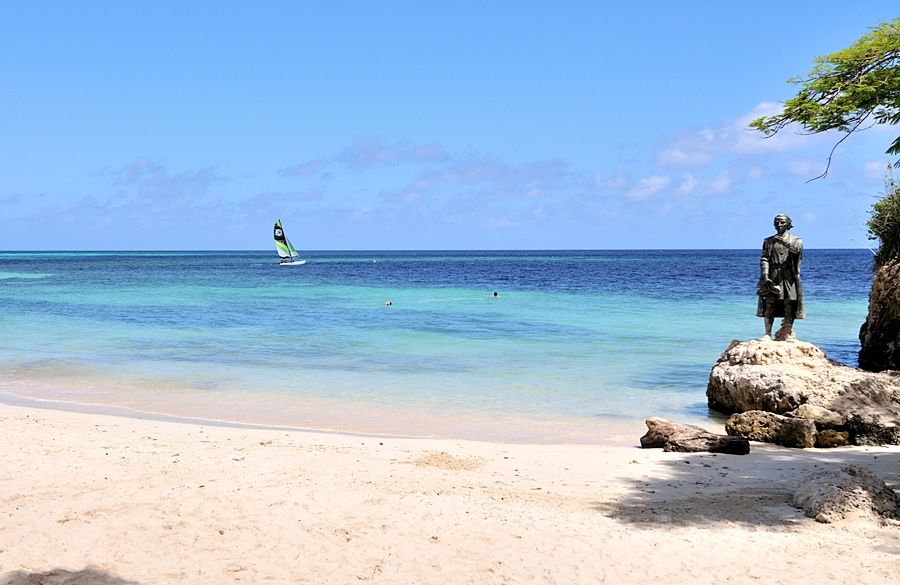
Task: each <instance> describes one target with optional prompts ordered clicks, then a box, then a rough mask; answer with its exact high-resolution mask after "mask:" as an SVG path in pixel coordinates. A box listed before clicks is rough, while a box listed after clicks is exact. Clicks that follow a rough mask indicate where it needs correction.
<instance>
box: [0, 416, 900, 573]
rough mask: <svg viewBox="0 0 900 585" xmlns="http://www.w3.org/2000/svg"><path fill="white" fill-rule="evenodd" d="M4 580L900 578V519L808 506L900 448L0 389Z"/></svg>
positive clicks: (894, 476)
mask: <svg viewBox="0 0 900 585" xmlns="http://www.w3.org/2000/svg"><path fill="white" fill-rule="evenodd" d="M0 422H2V424H0V433H2V438H0V445H2V460H3V466H2V469H3V472H2V474H0V502H2V506H3V507H2V511H3V522H2V523H0V583H2V584H3V585H6V584H25V583H29V584H31V583H54V584H56V583H67V584H68V583H73V584H74V583H79V584H87V583H90V584H100V585H116V584H131V583H160V584H163V583H166V584H175V583H198V584H199V583H203V584H215V583H359V582H374V583H434V584H442V585H447V584H456V583H479V584H480V583H565V584H575V583H648V582H653V581H657V580H659V581H665V582H672V583H757V582H761V583H806V582H809V581H810V579H811V578H813V577H814V578H815V579H816V580H820V579H825V580H827V581H832V582H853V583H872V584H876V583H877V584H879V585H880V584H883V583H887V582H892V581H893V580H896V579H897V577H898V574H900V529H898V527H897V526H896V524H894V525H883V524H880V523H878V522H875V521H872V520H865V519H855V520H847V521H844V522H841V523H837V524H819V523H816V522H815V521H814V520H812V519H810V518H807V517H805V516H804V515H803V513H802V511H800V510H797V509H795V508H793V507H792V506H791V505H790V503H789V498H790V493H791V491H792V489H793V488H794V486H795V485H796V483H797V482H798V481H799V480H800V479H801V478H803V477H804V476H806V475H807V474H809V473H811V472H813V471H816V470H820V469H823V468H825V467H828V466H832V465H839V464H843V463H856V464H864V465H867V466H869V467H871V468H872V469H873V470H874V471H875V472H876V473H877V474H878V475H879V476H880V477H881V478H882V479H884V480H885V481H886V482H887V483H888V485H890V486H892V487H894V488H895V489H896V488H897V487H898V486H900V448H898V447H869V448H864V447H854V448H841V449H833V450H788V449H783V448H778V447H773V446H769V445H762V444H755V443H754V444H753V446H752V451H751V454H750V455H748V456H743V457H741V456H727V455H713V454H709V453H702V454H676V453H664V452H662V451H660V450H642V449H640V448H638V447H637V444H638V443H637V440H638V438H639V437H640V435H641V434H642V433H643V430H644V429H643V428H635V436H634V445H612V446H603V445H521V444H501V443H486V442H473V441H454V440H433V439H409V438H387V437H371V436H355V435H347V434H330V433H312V432H295V431H285V430H264V429H246V428H229V427H222V426H212V425H198V424H188V423H183V422H169V421H156V420H142V419H138V418H124V417H118V416H110V415H103V414H91V413H80V412H68V411H60V410H50V409H36V408H32V407H24V406H18V405H9V404H0Z"/></svg>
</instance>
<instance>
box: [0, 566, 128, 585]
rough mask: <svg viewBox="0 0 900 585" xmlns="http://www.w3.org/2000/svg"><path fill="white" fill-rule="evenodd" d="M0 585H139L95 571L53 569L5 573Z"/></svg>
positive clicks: (0, 577) (1, 576) (1, 577)
mask: <svg viewBox="0 0 900 585" xmlns="http://www.w3.org/2000/svg"><path fill="white" fill-rule="evenodd" d="M0 585H140V583H138V582H137V581H129V580H127V579H122V578H120V577H116V576H115V575H110V574H109V573H104V572H103V571H98V570H96V569H82V570H80V571H66V570H65V569H53V570H52V571H47V572H45V573H28V572H26V571H13V572H12V573H6V574H5V575H0Z"/></svg>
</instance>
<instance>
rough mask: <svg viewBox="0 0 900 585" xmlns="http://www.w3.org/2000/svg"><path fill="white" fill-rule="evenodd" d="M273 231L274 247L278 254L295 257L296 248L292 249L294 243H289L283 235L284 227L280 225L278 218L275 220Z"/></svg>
mask: <svg viewBox="0 0 900 585" xmlns="http://www.w3.org/2000/svg"><path fill="white" fill-rule="evenodd" d="M274 232H275V249H276V250H277V251H278V255H279V256H280V257H282V258H285V259H289V258H296V257H297V256H298V254H297V250H296V249H294V245H293V244H291V241H290V240H289V239H287V236H285V235H284V228H282V227H281V220H280V219H279V220H277V221H276V222H275V230H274Z"/></svg>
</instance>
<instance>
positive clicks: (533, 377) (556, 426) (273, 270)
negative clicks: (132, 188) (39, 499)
mask: <svg viewBox="0 0 900 585" xmlns="http://www.w3.org/2000/svg"><path fill="white" fill-rule="evenodd" d="M302 256H303V258H305V259H306V260H307V264H305V265H303V266H279V265H278V263H277V258H276V257H275V254H274V252H268V251H266V252H0V395H2V396H0V398H3V399H5V400H7V401H14V400H19V399H23V398H24V399H29V400H31V399H33V400H39V401H42V403H43V404H46V405H59V404H64V405H68V407H72V408H84V407H85V405H93V407H102V408H107V409H113V410H116V409H124V410H122V411H123V412H128V413H132V414H134V415H140V413H153V414H156V415H170V416H178V417H187V418H193V419H202V420H207V421H227V422H231V423H242V424H258V425H266V426H278V427H281V426H284V427H292V428H313V429H320V430H332V431H343V432H362V433H375V434H384V435H412V436H440V437H453V438H461V439H488V440H499V441H523V442H524V441H528V442H531V441H534V442H567V441H571V442H603V441H604V440H605V438H607V437H609V436H610V434H614V433H615V432H618V429H621V428H623V425H625V426H628V425H634V424H639V423H640V421H642V420H643V419H644V418H646V417H648V416H662V417H666V418H671V419H675V420H680V421H683V422H691V423H704V422H707V423H708V422H710V421H715V420H718V419H717V417H716V414H715V413H710V412H709V411H708V409H707V407H706V396H705V391H706V383H707V379H708V376H709V372H710V369H711V368H712V366H713V365H714V363H715V361H716V359H717V358H718V357H719V355H720V354H721V353H722V352H723V351H724V350H725V348H726V347H727V346H728V344H729V343H730V342H731V340H733V339H750V338H757V337H760V336H761V335H762V333H763V323H762V319H760V318H758V317H756V316H755V310H756V294H755V286H756V280H757V276H758V272H759V252H758V251H757V250H640V251H621V250H615V251H483V252H471V251H465V252H463V251H453V252H434V251H423V252H406V251H390V252H387V251H359V252H324V251H320V252H307V253H304V254H302ZM871 261H872V256H871V254H870V252H868V251H867V250H815V249H813V250H806V251H805V252H804V260H803V278H804V287H805V292H806V299H807V318H806V319H804V320H802V321H798V322H797V323H796V324H795V330H796V332H797V334H798V336H799V338H800V339H802V340H805V341H809V342H812V343H815V344H816V345H818V346H820V347H821V348H822V349H824V350H825V352H826V353H827V354H828V356H829V357H831V358H832V359H835V360H837V361H840V362H842V363H845V364H848V365H851V366H855V365H856V354H857V352H858V351H859V341H858V338H857V335H858V331H859V327H860V325H861V324H862V322H863V321H864V320H865V317H866V310H867V303H868V293H869V287H870V285H871ZM494 292H496V293H497V296H494V294H493V293H494ZM388 301H390V304H388ZM776 326H777V324H776ZM79 405H80V406H79Z"/></svg>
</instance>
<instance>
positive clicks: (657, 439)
mask: <svg viewBox="0 0 900 585" xmlns="http://www.w3.org/2000/svg"><path fill="white" fill-rule="evenodd" d="M645 423H646V425H647V433H646V434H645V435H644V436H643V437H641V447H643V448H644V449H650V448H653V447H662V449H663V451H678V452H689V453H694V452H699V451H710V452H712V453H728V454H731V455H746V454H747V453H749V452H750V443H749V442H748V441H747V440H746V439H743V438H739V437H730V436H727V435H716V434H714V433H710V432H709V431H707V430H705V429H702V428H700V427H697V426H694V425H686V424H683V423H677V422H672V421H670V420H666V419H664V418H658V417H655V416H653V417H650V418H648V419H647V420H646V421H645Z"/></svg>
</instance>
